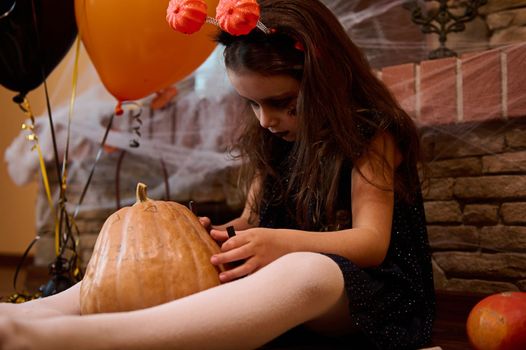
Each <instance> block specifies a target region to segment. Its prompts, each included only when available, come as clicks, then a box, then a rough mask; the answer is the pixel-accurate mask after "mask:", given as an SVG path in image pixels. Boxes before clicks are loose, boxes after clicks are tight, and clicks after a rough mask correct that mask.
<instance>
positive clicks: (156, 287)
mask: <svg viewBox="0 0 526 350" xmlns="http://www.w3.org/2000/svg"><path fill="white" fill-rule="evenodd" d="M217 252H219V247H218V245H217V244H216V243H215V242H214V240H213V239H212V238H211V237H210V236H209V234H208V233H207V232H206V230H205V229H204V228H203V226H202V225H201V224H200V222H199V220H198V219H197V217H196V216H195V215H194V214H193V213H192V212H191V211H190V210H189V209H188V208H186V207H185V206H184V205H181V204H178V203H175V202H167V201H154V200H151V199H149V198H148V197H147V195H146V185H144V184H142V183H139V184H138V185H137V202H136V203H135V204H134V205H132V206H131V207H125V208H122V209H120V210H118V211H117V212H115V213H113V214H112V215H111V216H110V217H109V218H108V219H107V220H106V222H105V223H104V225H103V227H102V230H101V232H100V234H99V236H98V238H97V241H96V243H95V247H94V250H93V254H92V257H91V259H90V261H89V263H88V267H87V269H86V274H85V277H84V279H83V280H82V284H81V288H80V309H81V314H91V313H101V312H120V311H130V310H137V309H142V308H147V307H150V306H155V305H159V304H162V303H165V302H168V301H171V300H175V299H178V298H181V297H184V296H187V295H190V294H193V293H196V292H199V291H202V290H205V289H208V288H211V287H214V286H217V285H219V284H220V281H219V276H218V275H219V269H218V268H217V267H215V266H214V265H212V264H211V263H210V257H211V256H212V255H213V254H215V253H217Z"/></svg>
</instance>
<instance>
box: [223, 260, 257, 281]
mask: <svg viewBox="0 0 526 350" xmlns="http://www.w3.org/2000/svg"><path fill="white" fill-rule="evenodd" d="M253 265H254V264H253V262H252V259H249V260H248V261H245V262H244V263H243V264H241V265H239V266H237V267H235V268H233V269H230V270H226V271H223V272H221V273H220V274H219V280H220V281H221V282H222V283H226V282H230V281H233V280H236V279H238V278H241V277H245V276H246V275H249V274H251V273H252V272H254V271H255V270H256V268H255V267H254V266H253Z"/></svg>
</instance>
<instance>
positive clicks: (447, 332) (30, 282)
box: [0, 259, 484, 350]
mask: <svg viewBox="0 0 526 350" xmlns="http://www.w3.org/2000/svg"><path fill="white" fill-rule="evenodd" d="M15 268H16V260H14V259H11V260H10V259H7V260H6V259H0V297H5V296H9V295H11V294H12V293H13V292H14V291H13V275H14V271H15ZM45 282H47V275H46V271H45V269H44V270H43V269H36V270H35V269H33V270H31V269H29V271H28V269H24V270H23V271H22V274H21V275H20V276H19V283H18V286H19V289H20V286H22V285H23V284H25V285H27V286H29V287H30V288H31V289H33V291H35V290H36V289H35V288H37V287H38V286H39V285H41V284H44V283H45ZM483 297H484V296H483V295H476V294H474V295H466V294H458V293H446V292H437V319H436V322H435V326H434V331H433V343H432V345H433V346H440V347H441V348H442V349H443V350H465V349H470V347H469V343H468V340H467V337H466V331H465V323H466V320H467V317H468V314H469V311H470V310H471V308H472V307H473V306H474V305H475V304H476V303H477V302H478V301H479V300H481V299H482V298H483ZM293 343H294V340H290V339H289V340H288V341H286V342H284V343H283V342H282V343H275V344H273V345H271V346H268V347H264V349H272V350H278V349H283V350H285V349H286V350H293V349H294V350H300V349H303V350H307V349H343V348H344V347H342V346H341V344H332V345H329V344H327V343H325V344H324V345H318V344H316V343H310V345H299V344H298V345H296V346H295V345H294V344H293ZM430 346H431V345H430ZM345 348H347V347H345Z"/></svg>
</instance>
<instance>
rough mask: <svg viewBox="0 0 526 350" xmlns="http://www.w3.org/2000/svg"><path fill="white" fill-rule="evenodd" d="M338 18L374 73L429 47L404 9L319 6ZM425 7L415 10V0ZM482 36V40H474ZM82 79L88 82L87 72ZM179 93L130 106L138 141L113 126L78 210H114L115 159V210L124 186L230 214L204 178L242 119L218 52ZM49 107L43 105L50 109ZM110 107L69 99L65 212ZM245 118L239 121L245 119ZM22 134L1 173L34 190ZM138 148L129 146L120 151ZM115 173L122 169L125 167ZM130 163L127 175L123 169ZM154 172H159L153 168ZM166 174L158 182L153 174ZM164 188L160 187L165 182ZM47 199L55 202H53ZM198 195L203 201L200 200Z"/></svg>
mask: <svg viewBox="0 0 526 350" xmlns="http://www.w3.org/2000/svg"><path fill="white" fill-rule="evenodd" d="M323 2H324V3H325V4H326V5H327V6H328V7H329V8H330V9H331V10H332V11H333V12H334V13H335V14H336V15H337V16H338V18H339V19H340V21H341V23H342V25H343V26H344V28H345V29H346V31H347V32H348V34H349V36H350V37H351V38H352V40H353V41H354V42H355V43H356V44H357V45H358V46H359V47H361V48H362V49H363V50H364V52H365V53H366V56H367V58H368V59H369V61H370V63H371V65H372V66H373V67H374V68H381V67H385V66H389V65H396V64H400V63H406V62H418V61H420V60H423V59H426V55H427V52H428V51H429V45H430V41H429V38H426V37H425V36H424V35H423V34H422V33H421V32H420V28H419V27H418V26H416V25H415V24H413V23H412V22H411V19H410V13H409V11H408V10H406V9H404V8H402V5H403V3H404V2H405V1H404V0H379V1H364V0H324V1H323ZM418 3H419V4H420V5H421V6H425V1H422V0H420V1H418ZM484 35H485V34H484ZM485 47H487V43H486V42H482V43H481V42H470V43H469V45H463V46H462V45H458V43H457V49H459V50H465V51H469V50H476V49H483V48H485ZM90 73H91V74H96V72H95V70H94V69H93V68H92V69H91V71H90ZM177 86H178V88H179V90H180V92H179V94H178V95H177V97H175V98H174V100H173V101H172V103H170V104H169V105H168V106H166V107H165V108H164V109H162V110H156V111H152V110H150V109H149V103H150V101H151V100H152V98H153V96H150V97H148V98H145V99H143V100H141V101H138V102H139V103H141V104H142V106H143V107H142V114H141V116H140V119H141V121H142V125H141V126H140V132H141V136H140V138H138V137H137V136H138V135H137V134H136V133H134V131H133V127H134V126H137V125H136V124H134V123H136V120H133V119H130V118H129V117H128V116H127V115H126V114H125V115H124V116H121V117H116V118H115V121H114V123H113V126H112V129H111V131H110V133H109V136H108V139H107V142H106V145H107V146H108V147H111V148H112V150H113V152H105V153H103V156H102V158H101V159H100V161H99V163H98V164H97V166H96V168H95V173H94V177H93V180H92V184H91V185H90V191H88V194H87V195H86V197H85V198H84V201H83V203H82V206H80V208H79V209H80V211H81V212H82V211H89V210H93V209H97V208H106V209H110V210H111V209H113V208H116V201H115V195H116V190H115V186H113V184H114V183H115V181H116V171H115V163H116V161H117V159H118V155H119V154H120V153H121V152H122V151H123V150H125V151H126V157H125V160H124V161H123V163H122V164H123V165H122V169H121V172H120V175H119V176H120V177H121V178H120V183H121V185H120V193H117V195H118V196H119V198H120V199H119V200H120V202H119V203H120V204H121V205H122V206H124V205H129V204H131V203H133V202H134V185H133V186H132V185H131V184H132V183H133V184H135V183H136V182H138V181H145V182H148V185H149V195H150V197H152V198H159V199H160V198H165V197H166V194H167V188H169V199H171V200H177V201H186V200H190V199H196V198H203V200H223V201H226V202H230V203H231V204H232V205H234V206H236V205H239V202H236V199H234V197H233V196H231V194H230V193H227V194H225V196H224V198H219V197H221V196H219V197H217V196H215V195H214V193H217V192H218V191H217V189H218V188H222V189H223V192H225V193H226V192H228V188H229V187H228V186H229V185H231V184H226V183H224V181H225V180H224V179H222V180H219V181H218V180H217V178H216V179H214V174H218V173H221V172H225V171H228V169H231V168H235V167H236V166H237V165H238V164H237V163H236V161H235V160H233V159H232V157H230V155H229V153H228V150H227V149H228V145H229V142H230V140H231V138H232V136H233V133H234V132H235V127H236V126H237V124H238V123H237V121H238V120H239V118H242V117H243V116H244V113H246V110H245V108H244V106H243V104H242V103H241V102H240V101H239V99H238V97H237V96H236V94H235V92H234V91H233V90H232V88H231V87H230V85H229V83H228V80H227V78H226V75H225V71H224V67H223V63H222V51H221V48H219V47H218V48H217V49H216V50H215V51H214V52H213V54H212V55H211V56H210V57H209V59H208V60H207V61H206V62H205V63H204V64H203V65H202V66H201V67H200V68H199V69H197V70H196V72H195V73H194V74H193V75H192V76H191V77H190V78H188V79H186V80H185V81H182V82H180V83H178V84H177ZM52 102H53V101H52ZM115 103H116V101H115V100H114V99H113V98H112V96H110V95H109V94H108V93H107V92H106V90H105V89H104V87H103V85H102V84H97V85H94V86H93V87H92V88H91V89H90V90H88V91H86V92H84V93H83V94H81V95H80V96H78V97H77V99H76V101H75V107H74V114H73V120H72V124H71V134H70V136H71V144H70V149H69V152H70V153H69V158H70V160H71V162H70V164H69V165H68V166H69V168H68V170H69V173H68V181H69V183H70V186H69V187H68V191H70V192H71V193H69V192H68V206H69V208H70V209H71V210H72V211H73V210H74V209H75V206H76V205H77V204H78V199H79V195H80V192H81V190H82V187H83V185H84V184H85V183H86V181H87V178H88V175H89V171H90V168H91V166H92V164H93V162H94V159H95V155H96V153H97V150H98V147H99V144H100V142H101V140H102V137H103V135H104V131H105V128H106V125H107V123H108V120H109V117H110V116H111V114H112V112H113V110H114V107H115ZM245 117H246V116H245ZM53 120H54V126H55V132H56V135H57V145H58V148H59V157H60V159H62V156H63V153H64V151H65V143H66V142H65V140H66V132H67V122H68V106H66V105H64V106H59V107H57V108H54V110H53ZM36 125H37V134H38V135H39V139H40V143H41V146H42V148H43V152H44V156H45V158H46V161H47V164H48V165H49V167H53V166H54V165H53V150H52V144H51V136H50V135H51V133H50V126H49V123H48V119H47V115H42V116H39V117H37V119H36ZM24 137H25V133H24V132H22V133H21V134H20V135H19V136H18V137H17V138H16V139H15V140H14V141H13V143H12V144H11V146H10V147H9V148H8V149H7V151H6V153H5V158H6V161H7V163H8V169H9V173H10V175H11V177H12V179H13V181H14V182H16V183H17V184H19V185H22V184H25V183H28V182H30V181H35V180H36V176H35V174H39V168H38V167H39V164H38V159H37V155H36V153H35V152H29V151H28V146H27V143H28V141H27V140H25V139H24ZM134 139H136V140H138V142H139V144H140V145H139V147H136V148H132V147H130V146H129V144H130V141H131V140H134ZM124 164H127V165H126V166H125V165H124ZM131 164H133V166H131ZM160 164H163V165H164V169H162V167H160ZM164 170H165V171H166V173H167V174H168V175H167V177H166V179H165V177H164V175H163V171H164ZM165 180H166V181H165ZM54 195H55V198H56V197H57V196H58V194H57V193H55V194H54ZM207 195H208V197H209V198H208V199H207ZM214 196H215V198H214ZM41 197H42V198H39V202H38V204H37V207H38V208H37V209H38V210H37V212H38V215H37V216H38V217H37V227H39V226H40V225H43V224H44V223H45V222H47V221H48V218H49V216H50V215H49V209H48V208H47V205H46V204H45V201H44V200H43V198H44V197H43V196H41Z"/></svg>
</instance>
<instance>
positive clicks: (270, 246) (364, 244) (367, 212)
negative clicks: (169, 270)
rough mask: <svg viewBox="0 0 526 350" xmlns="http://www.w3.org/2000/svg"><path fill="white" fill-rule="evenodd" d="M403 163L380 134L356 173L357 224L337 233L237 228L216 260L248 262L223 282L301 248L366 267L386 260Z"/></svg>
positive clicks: (226, 274)
mask: <svg viewBox="0 0 526 350" xmlns="http://www.w3.org/2000/svg"><path fill="white" fill-rule="evenodd" d="M400 161H401V155H400V153H399V151H398V149H397V147H396V144H395V141H394V139H393V137H392V136H391V135H390V134H387V133H381V134H379V135H377V136H376V137H375V138H374V139H373V141H372V144H371V150H370V151H369V152H368V153H367V154H366V155H364V156H363V157H362V159H360V160H359V161H358V162H357V164H355V166H354V168H353V171H352V174H351V176H352V187H351V193H350V195H351V197H352V201H351V202H352V222H353V227H352V228H350V229H346V230H341V231H335V232H308V231H300V230H289V229H265V228H254V229H249V230H246V231H241V232H238V235H237V236H236V237H233V238H231V239H229V240H228V241H227V242H225V243H224V244H223V245H222V251H223V252H222V253H221V254H218V255H216V256H214V257H213V258H212V262H213V263H214V264H221V263H227V262H231V261H236V260H240V259H244V260H245V261H246V262H245V264H243V265H241V266H239V267H237V268H235V269H232V270H229V271H225V272H224V273H222V274H221V276H220V278H221V280H222V281H223V282H225V281H228V280H232V279H236V278H239V277H241V276H244V275H247V274H249V273H252V272H254V271H255V270H258V269H259V268H261V267H263V266H265V265H267V264H268V263H270V262H272V261H273V260H275V259H277V258H278V257H280V256H282V255H284V254H287V253H290V252H297V251H311V252H319V253H328V254H338V255H341V256H344V257H346V258H348V259H349V260H351V261H353V262H354V263H355V264H357V265H358V266H362V267H368V266H377V265H379V264H381V263H382V261H383V260H384V258H385V256H386V254H387V250H388V248H389V242H390V239H391V225H392V219H393V207H394V192H393V189H394V170H395V169H396V167H397V165H398V164H399V163H400ZM212 233H213V234H214V233H216V232H215V231H214V230H213V231H212ZM216 234H220V233H216Z"/></svg>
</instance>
